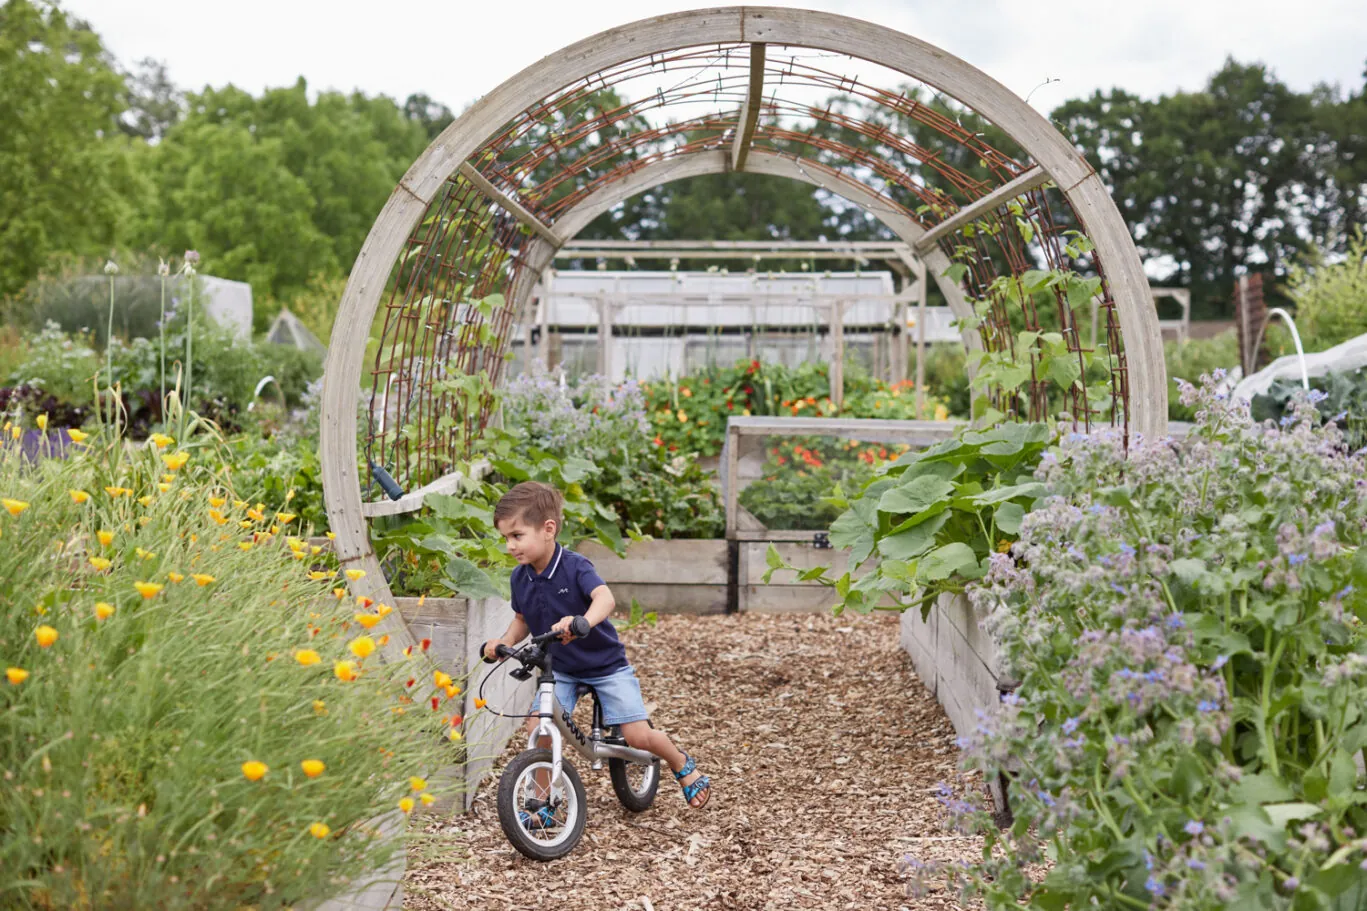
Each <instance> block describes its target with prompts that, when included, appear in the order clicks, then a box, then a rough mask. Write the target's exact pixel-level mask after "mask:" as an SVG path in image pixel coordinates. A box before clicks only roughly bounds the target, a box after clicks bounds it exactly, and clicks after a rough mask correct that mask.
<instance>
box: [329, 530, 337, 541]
mask: <svg viewBox="0 0 1367 911" xmlns="http://www.w3.org/2000/svg"><path fill="white" fill-rule="evenodd" d="M336 538H337V532H335V531H330V532H327V539H328V540H329V541H334V540H336Z"/></svg>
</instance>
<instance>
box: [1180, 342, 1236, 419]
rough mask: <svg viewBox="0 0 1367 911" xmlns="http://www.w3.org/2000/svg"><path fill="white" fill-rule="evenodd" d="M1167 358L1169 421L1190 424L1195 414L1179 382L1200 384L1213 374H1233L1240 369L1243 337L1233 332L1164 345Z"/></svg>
mask: <svg viewBox="0 0 1367 911" xmlns="http://www.w3.org/2000/svg"><path fill="white" fill-rule="evenodd" d="M1163 359H1164V360H1165V361H1166V362H1167V368H1168V420H1170V421H1190V420H1192V419H1193V418H1194V417H1195V412H1193V411H1192V409H1191V407H1190V406H1188V405H1183V404H1182V402H1181V396H1180V394H1179V392H1178V386H1177V381H1178V380H1186V381H1187V382H1188V383H1191V384H1192V385H1196V384H1197V383H1199V382H1200V381H1201V377H1203V376H1207V375H1210V374H1213V373H1214V372H1215V371H1216V370H1225V371H1229V370H1233V369H1234V368H1235V367H1238V366H1239V336H1238V334H1237V333H1236V332H1235V331H1234V330H1233V329H1229V330H1226V331H1224V332H1221V333H1220V334H1219V335H1214V336H1211V337H1210V338H1193V339H1188V340H1187V341H1186V342H1176V341H1168V342H1164V343H1163Z"/></svg>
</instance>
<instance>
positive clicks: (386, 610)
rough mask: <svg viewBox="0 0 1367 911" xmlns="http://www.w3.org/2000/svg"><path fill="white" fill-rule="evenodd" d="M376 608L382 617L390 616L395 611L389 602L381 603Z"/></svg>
mask: <svg viewBox="0 0 1367 911" xmlns="http://www.w3.org/2000/svg"><path fill="white" fill-rule="evenodd" d="M375 610H376V611H377V612H379V615H380V616H381V617H388V616H389V615H390V614H392V613H393V612H394V608H392V607H390V606H389V605H388V604H381V605H380V606H379V607H377V608H375Z"/></svg>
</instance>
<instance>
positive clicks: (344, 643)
mask: <svg viewBox="0 0 1367 911" xmlns="http://www.w3.org/2000/svg"><path fill="white" fill-rule="evenodd" d="M198 462H199V459H198V457H197V456H196V457H195V458H192V459H191V461H190V463H189V465H187V466H186V467H185V468H183V469H181V471H179V472H178V473H177V474H176V476H175V478H174V483H172V484H168V485H167V489H165V491H164V492H163V491H162V489H161V488H159V486H158V485H159V484H161V483H165V482H163V481H162V480H161V478H162V475H163V473H164V472H165V471H166V468H165V467H164V465H163V463H162V461H161V460H160V459H159V458H158V453H157V451H156V450H155V449H153V448H152V447H150V446H149V447H128V448H125V446H124V443H123V441H120V440H112V441H111V440H106V439H104V438H102V437H101V436H98V435H95V436H92V437H91V438H90V439H89V440H88V441H87V442H86V444H85V445H84V448H82V447H76V449H75V450H74V451H73V452H72V453H71V454H70V455H69V456H68V457H67V458H48V459H42V460H40V461H39V462H38V463H37V464H36V465H33V464H30V463H29V462H28V461H27V460H26V459H24V458H23V457H22V456H21V455H20V453H19V450H18V448H17V447H5V449H4V451H3V453H0V493H3V494H4V496H5V497H7V498H10V500H7V503H8V502H10V501H18V502H22V503H27V504H28V507H27V508H26V509H23V510H22V511H18V506H17V504H11V505H12V507H13V508H12V509H11V510H9V511H5V512H0V529H2V530H3V535H4V547H3V548H0V655H3V658H0V667H3V668H5V669H6V676H8V677H10V678H11V679H15V678H17V677H19V676H21V675H20V674H18V673H16V672H26V673H27V677H26V679H22V680H21V681H20V682H14V683H12V682H6V681H5V680H4V679H2V678H0V767H3V768H4V769H5V775H6V781H5V787H4V788H0V831H3V832H4V833H5V835H4V837H3V838H2V839H0V894H3V895H4V901H3V903H4V905H5V906H6V907H12V908H26V909H53V908H96V907H98V908H159V909H172V911H175V909H184V911H190V909H194V911H204V909H209V911H213V909H223V911H234V909H241V908H245V907H252V908H260V909H278V908H285V907H291V906H299V905H301V904H303V903H305V902H306V901H307V900H313V899H320V898H325V897H328V896H330V895H334V894H336V893H337V892H339V891H342V890H345V889H346V888H347V884H348V883H349V882H353V881H357V880H359V879H361V878H362V877H365V876H366V875H368V874H370V873H371V872H373V871H375V870H376V869H378V868H380V867H381V866H382V865H383V864H384V863H385V862H386V861H387V860H388V859H389V858H390V857H392V856H393V854H394V853H395V852H396V851H402V850H403V843H402V840H401V839H400V840H398V841H394V840H389V839H377V838H374V837H372V834H371V829H372V828H373V826H374V822H373V820H374V819H375V818H376V817H378V816H380V815H382V814H387V813H392V812H394V811H395V809H396V805H397V802H398V801H399V799H400V798H402V797H405V796H409V795H412V792H411V790H410V783H409V780H408V777H409V776H410V775H419V776H423V777H430V776H432V774H433V773H435V772H436V771H438V770H439V769H441V768H443V767H446V766H450V765H452V764H458V763H460V762H462V761H463V751H461V750H459V749H458V748H455V747H453V746H452V745H451V743H450V742H449V741H448V740H447V739H446V737H445V736H443V734H444V733H445V730H444V717H445V716H444V715H443V714H439V713H434V712H431V711H426V712H418V711H408V712H406V713H398V712H396V711H394V710H395V709H402V708H403V706H404V702H405V700H407V699H409V697H408V691H407V690H406V688H405V686H404V683H405V681H406V679H407V678H409V677H411V676H417V677H420V678H421V677H424V676H425V677H427V678H429V679H430V677H431V675H432V672H433V667H432V665H431V663H430V661H429V660H428V658H427V657H426V656H419V657H418V658H416V659H413V660H412V661H409V662H399V663H397V664H385V663H382V662H381V661H380V656H379V655H378V654H375V655H372V656H370V657H368V658H364V659H358V658H356V657H355V656H354V655H353V653H352V652H351V651H350V650H349V647H348V646H349V643H350V642H351V641H352V640H353V638H354V637H356V636H359V635H362V634H363V633H364V631H360V630H357V629H356V627H355V626H354V625H353V626H352V627H351V628H350V631H348V632H345V633H343V632H341V631H342V630H344V629H347V627H346V624H347V623H348V622H350V621H351V620H352V615H353V611H354V610H355V607H354V605H353V604H352V603H350V602H349V601H343V600H338V599H335V598H333V597H331V596H330V595H329V594H328V588H329V587H330V586H331V585H335V584H336V581H335V579H334V573H335V572H336V570H335V568H331V567H328V566H327V565H326V564H319V569H320V571H322V572H324V573H325V576H326V578H325V579H323V580H317V581H315V580H310V579H308V578H306V575H305V570H306V569H307V568H308V567H307V566H306V564H304V563H302V562H299V561H296V560H294V559H292V558H291V556H292V555H291V552H290V551H289V550H287V549H286V548H285V547H284V546H282V542H280V541H279V540H278V539H276V538H272V537H271V536H269V535H265V534H264V531H263V524H262V523H254V522H252V521H251V520H249V519H246V518H245V517H244V514H243V511H242V510H239V509H235V508H234V507H232V506H231V505H225V506H224V507H223V510H224V512H225V513H227V518H228V521H230V522H231V524H226V523H225V526H223V527H221V526H220V525H219V524H217V523H216V522H215V521H213V519H212V517H211V516H210V514H209V497H210V496H211V495H212V494H214V493H215V492H218V491H220V488H219V486H218V484H217V481H216V478H214V477H213V476H212V475H211V474H210V473H209V471H208V469H207V468H206V469H200V468H197V467H196V466H197V465H198ZM107 486H118V487H123V488H126V489H128V490H130V491H131V493H129V494H127V495H122V494H121V495H118V496H110V495H109V494H108V493H106V492H105V488H106V487H107ZM68 490H80V491H88V492H89V493H90V494H91V496H90V499H89V500H87V501H86V502H84V503H82V504H77V503H75V502H74V501H73V498H72V497H71V496H70V495H68V492H67V491H68ZM142 498H146V499H145V500H144V499H142ZM272 506H274V507H276V508H281V507H283V506H284V504H283V503H279V502H276V503H273V504H272ZM12 512H17V515H14V514H11V513H12ZM239 519H243V520H245V521H248V522H249V524H251V525H252V526H253V528H254V529H255V530H256V531H257V532H258V534H257V535H256V536H255V541H256V543H255V545H254V546H250V547H249V549H245V550H244V549H242V548H240V547H239V546H238V544H239V542H242V543H245V544H251V542H252V541H253V538H254V536H253V533H252V531H246V532H244V531H243V530H242V529H239V528H238V527H237V522H238V520H239ZM99 530H108V531H110V532H112V534H113V538H112V540H111V541H110V543H109V544H108V545H103V544H101V543H100V542H99V540H98V539H97V535H96V532H97V531H99ZM92 558H98V559H108V560H109V561H110V565H109V567H108V569H107V570H101V569H99V568H98V567H97V566H95V565H93V564H92V562H91V560H92ZM192 574H198V576H199V578H196V577H195V576H194V575H192ZM177 578H180V581H176V579H177ZM201 582H202V583H203V584H202V585H201V584H199V583H201ZM136 583H153V584H155V585H159V586H164V588H162V589H161V590H160V591H157V590H155V589H148V590H147V591H146V593H145V594H144V593H141V592H140V591H139V590H138V589H137V588H136ZM98 604H106V605H109V606H110V607H112V608H113V613H112V614H110V615H108V616H106V617H105V618H104V619H100V617H99V615H98V614H97V613H96V609H97V605H98ZM390 622H392V621H390ZM40 626H49V627H51V628H52V629H53V630H54V631H55V632H56V634H57V639H56V641H55V642H52V643H50V645H49V647H42V641H44V640H39V639H38V638H37V636H36V630H37V629H38V628H39V627H40ZM381 632H383V629H380V630H377V631H376V633H375V635H376V637H377V638H378V636H379V634H380V633H381ZM301 649H312V650H314V651H316V652H317V653H318V655H319V656H320V658H321V661H320V662H319V663H317V664H314V665H304V664H303V663H302V662H301V661H298V660H296V657H295V656H296V654H298V655H300V656H302V652H300V651H299V650H301ZM336 660H348V661H352V662H353V663H354V666H355V669H356V670H357V671H358V672H359V674H360V679H359V682H343V681H342V680H339V679H338V678H337V677H336V676H334V664H333V662H334V661H336ZM8 669H13V671H10V670H8ZM308 759H316V760H319V761H321V762H322V763H323V764H324V766H325V769H324V771H323V772H322V774H321V775H320V776H319V777H317V778H309V777H307V776H306V775H305V774H304V773H303V772H302V771H301V766H300V763H301V762H302V761H304V760H308ZM248 762H260V763H263V764H264V765H265V766H266V768H267V770H268V771H267V772H266V774H265V776H264V778H261V779H260V780H258V781H250V780H248V779H247V778H246V777H245V775H244V771H243V765H244V763H248ZM315 823H320V824H323V825H325V826H327V827H328V829H329V830H330V831H329V832H327V833H324V835H325V837H317V836H315V835H314V834H311V833H310V826H312V825H313V824H315ZM319 831H321V830H319Z"/></svg>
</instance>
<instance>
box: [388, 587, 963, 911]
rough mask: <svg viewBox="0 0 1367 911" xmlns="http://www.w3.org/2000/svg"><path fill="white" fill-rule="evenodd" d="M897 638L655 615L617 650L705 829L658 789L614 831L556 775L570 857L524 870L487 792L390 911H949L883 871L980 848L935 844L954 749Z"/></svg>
mask: <svg viewBox="0 0 1367 911" xmlns="http://www.w3.org/2000/svg"><path fill="white" fill-rule="evenodd" d="M897 632H898V627H897V618H896V616H895V615H875V616H871V617H859V616H846V617H840V618H835V617H831V616H830V615H828V614H821V615H817V614H744V615H738V616H706V617H696V616H686V615H664V616H661V617H660V620H659V624H658V625H657V626H655V627H646V626H641V627H637V628H636V629H633V630H630V631H628V632H626V633H624V634H623V640H624V641H625V642H626V644H627V652H628V657H629V658H630V659H631V661H632V663H633V664H634V665H635V666H636V669H637V673H638V675H639V676H640V679H641V683H642V692H643V695H644V696H645V700H646V705H647V708H648V709H649V710H650V712H651V716H652V721H653V722H654V723H655V725H656V726H657V727H662V728H664V729H665V730H666V731H668V732H669V734H670V735H671V736H672V737H674V738H675V742H676V743H678V744H679V745H680V746H681V747H682V748H684V749H686V750H688V751H689V752H690V753H692V754H693V755H694V756H696V757H697V759H698V762H699V765H700V766H701V767H702V769H703V771H704V772H706V773H707V774H708V775H710V776H711V778H712V782H713V791H712V799H711V801H710V802H709V804H708V806H707V807H706V809H704V810H701V811H691V810H690V809H689V808H688V807H687V806H686V805H685V803H684V801H683V797H682V795H681V794H680V791H679V788H678V785H677V783H675V781H674V779H673V777H672V776H669V775H666V776H665V778H664V781H662V782H661V783H660V791H659V794H658V796H657V797H656V800H655V804H654V806H653V807H652V808H651V809H650V810H648V811H647V812H645V813H642V814H640V815H638V816H633V815H632V814H629V813H627V812H626V811H625V810H624V809H622V807H621V805H620V804H619V803H618V802H617V799H616V797H615V796H614V795H613V793H612V785H611V782H610V781H609V780H608V775H607V769H606V766H605V767H604V769H603V771H601V772H593V771H590V770H589V769H588V767H587V763H585V762H584V761H583V760H582V759H581V758H580V757H578V756H577V755H572V757H571V758H572V761H574V762H575V765H576V768H577V769H579V771H580V774H581V776H582V777H583V779H584V785H585V789H586V791H587V793H588V813H589V816H588V828H587V829H586V830H585V834H584V838H583V840H582V841H581V842H580V843H579V846H578V848H577V849H576V850H575V851H574V853H572V854H571V855H569V856H568V857H565V858H562V859H560V860H558V861H553V862H551V863H547V864H540V863H535V862H533V861H529V860H526V859H524V858H523V857H522V856H521V855H520V854H518V853H516V852H515V851H514V850H513V848H512V847H511V846H510V845H509V844H508V843H507V841H506V840H505V839H504V837H503V833H502V830H501V829H500V828H499V824H498V814H497V810H496V808H495V806H494V797H493V792H494V787H493V786H492V783H491V782H486V783H485V785H484V787H482V788H481V792H480V795H479V796H478V797H477V798H476V800H475V809H474V813H473V814H472V815H470V816H457V817H454V818H451V819H449V820H444V821H440V822H437V821H433V822H429V823H428V824H427V825H426V826H425V828H424V831H423V833H422V834H421V836H420V838H419V841H418V843H417V844H416V845H415V846H414V848H413V849H412V851H411V852H410V856H409V859H410V865H409V873H408V876H407V878H406V880H405V883H404V886H405V893H406V899H405V901H406V903H405V906H404V907H405V908H408V909H412V911H450V909H467V908H479V909H482V911H489V909H517V911H522V909H528V911H530V909H556V911H580V909H584V911H617V909H631V911H684V909H709V911H712V909H717V911H720V909H726V911H731V909H735V911H782V909H790V908H791V909H830V911H835V909H859V911H865V909H892V911H900V909H915V911H921V909H926V911H929V909H936V911H940V909H954V908H959V907H960V905H959V904H958V903H957V902H956V901H955V896H954V895H952V894H950V893H947V892H943V891H940V892H932V893H930V894H929V895H925V896H921V897H913V896H912V895H911V893H910V891H909V889H908V886H909V877H908V875H907V874H905V873H903V872H900V871H899V870H898V865H897V861H898V859H899V858H901V857H903V856H905V855H907V854H912V855H915V856H917V857H919V858H920V859H922V860H929V859H932V858H934V859H958V858H964V859H968V858H971V857H973V856H974V855H975V854H977V853H979V852H980V851H981V843H980V842H979V841H977V840H975V839H969V838H965V837H962V836H957V835H954V834H952V833H950V832H948V831H947V830H946V829H945V828H944V824H943V820H944V817H945V811H944V809H943V808H942V807H941V806H940V803H939V801H938V800H937V799H936V796H935V793H934V791H935V788H936V786H937V784H938V783H939V782H942V781H944V782H954V781H956V780H957V778H958V776H957V774H956V762H957V750H956V748H955V746H954V732H953V728H952V727H951V726H950V724H949V721H948V719H947V718H946V717H945V715H944V713H943V711H942V710H941V709H940V707H939V705H937V704H936V702H935V699H934V697H932V696H931V695H930V693H929V692H928V691H927V690H926V689H925V688H924V687H923V686H922V685H921V683H920V681H919V680H918V679H917V677H916V675H915V673H914V671H913V670H912V667H911V662H910V661H909V660H908V658H907V656H906V654H905V653H904V652H903V651H902V650H901V649H900V648H899V646H898V644H897ZM587 708H588V706H587V700H581V702H580V705H579V713H578V714H577V715H576V720H578V718H579V716H580V715H586V713H587ZM584 728H585V730H587V728H588V724H587V720H586V721H585V723H584ZM522 743H523V742H522V740H521V739H520V738H519V739H518V740H515V741H514V743H513V744H511V745H510V747H509V749H508V751H507V752H506V753H505V755H504V756H503V758H502V760H501V761H500V762H499V763H498V764H497V766H496V768H495V774H497V773H498V771H500V770H501V767H502V764H503V763H505V762H507V760H508V759H510V758H511V757H512V756H513V755H515V754H516V752H517V751H518V750H520V749H521V748H522ZM663 771H664V772H668V769H667V767H665V768H664V769H663Z"/></svg>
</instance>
